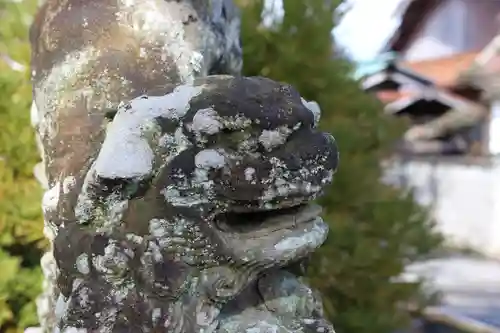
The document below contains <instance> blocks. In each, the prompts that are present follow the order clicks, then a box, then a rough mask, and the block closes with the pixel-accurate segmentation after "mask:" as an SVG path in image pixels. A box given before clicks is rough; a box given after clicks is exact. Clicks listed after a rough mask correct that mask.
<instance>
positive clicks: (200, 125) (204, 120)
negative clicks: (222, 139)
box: [189, 108, 224, 140]
mask: <svg viewBox="0 0 500 333" xmlns="http://www.w3.org/2000/svg"><path fill="white" fill-rule="evenodd" d="M223 126H224V125H223V124H222V123H221V122H220V120H219V116H218V114H217V112H216V111H215V110H214V109H212V108H207V109H201V110H198V111H197V112H196V114H195V115H194V117H193V122H192V123H191V125H190V126H189V128H190V130H191V131H193V132H194V133H195V135H196V137H197V139H198V140H201V138H202V136H203V135H214V134H216V133H218V132H219V131H220V130H221V129H222V128H223Z"/></svg>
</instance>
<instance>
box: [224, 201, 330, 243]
mask: <svg viewBox="0 0 500 333" xmlns="http://www.w3.org/2000/svg"><path fill="white" fill-rule="evenodd" d="M321 211H322V209H321V207H320V206H319V205H317V204H314V203H307V204H300V205H296V206H293V207H287V208H281V209H273V210H266V211H257V212H246V213H234V212H232V213H226V214H224V215H221V216H219V217H218V218H217V219H216V225H217V227H218V228H219V229H220V230H221V231H223V232H227V233H238V234H252V237H259V236H261V235H268V234H269V233H272V232H274V231H278V230H282V229H294V228H297V227H300V226H301V225H303V224H306V223H308V222H313V221H315V220H316V219H317V218H318V217H319V215H320V214H321Z"/></svg>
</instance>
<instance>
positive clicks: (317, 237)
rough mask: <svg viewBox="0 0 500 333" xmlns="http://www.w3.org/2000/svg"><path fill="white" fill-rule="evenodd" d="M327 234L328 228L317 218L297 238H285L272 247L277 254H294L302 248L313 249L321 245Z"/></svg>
mask: <svg viewBox="0 0 500 333" xmlns="http://www.w3.org/2000/svg"><path fill="white" fill-rule="evenodd" d="M327 233H328V228H327V227H326V225H325V224H324V222H323V220H322V219H321V218H320V217H318V218H317V219H316V221H315V222H314V224H313V226H312V227H311V228H310V229H304V232H303V233H302V234H301V235H300V236H298V237H287V238H285V239H283V240H281V241H280V242H278V243H277V244H276V245H275V246H274V249H275V250H276V251H279V252H296V251H298V250H303V249H304V248H310V249H315V248H317V247H318V246H320V245H321V244H323V242H324V240H325V239H326V235H327Z"/></svg>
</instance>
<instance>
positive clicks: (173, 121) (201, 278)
mask: <svg viewBox="0 0 500 333" xmlns="http://www.w3.org/2000/svg"><path fill="white" fill-rule="evenodd" d="M318 118H319V109H318V108H317V107H316V106H315V105H314V104H312V103H307V102H306V101H305V100H303V99H302V98H301V97H300V95H299V94H298V93H297V92H296V91H295V90H294V89H293V88H292V87H290V86H288V85H285V84H280V83H277V82H275V81H272V80H269V79H264V78H258V77H253V78H244V77H239V78H236V77H231V76H209V77H207V78H204V79H197V80H195V82H194V83H193V84H187V85H181V86H165V87H160V88H158V90H157V91H156V92H150V93H149V94H148V95H144V96H141V97H138V98H136V99H134V100H132V101H130V102H128V103H125V104H122V105H121V106H120V108H119V109H118V110H117V111H116V112H110V114H109V124H108V125H107V129H106V136H105V139H104V142H103V144H102V146H101V148H100V150H99V152H98V153H97V154H96V156H95V159H94V160H93V162H92V165H91V166H90V167H89V171H88V172H87V174H86V175H85V177H84V181H83V186H82V187H81V190H79V193H78V199H77V202H76V206H75V208H74V211H75V220H74V221H67V222H65V223H64V225H60V226H58V231H57V236H56V239H55V243H54V248H55V250H54V251H55V258H56V261H57V262H58V266H59V269H60V271H61V272H64V274H61V276H60V277H59V278H58V285H59V287H60V290H61V296H60V298H61V300H60V302H61V303H64V304H65V307H64V311H62V312H61V315H60V318H59V320H60V323H64V325H65V326H68V327H70V326H71V327H87V328H88V327H95V328H96V329H98V328H99V327H101V328H102V327H107V328H108V329H109V331H113V332H115V331H116V332H118V331H121V330H120V329H125V328H126V327H127V328H134V327H135V328H136V329H137V330H140V331H155V330H157V331H162V332H163V331H164V332H200V331H203V332H215V331H220V332H240V331H241V332H245V330H246V328H248V329H250V328H251V327H254V326H252V325H254V324H255V323H252V320H255V321H256V322H261V323H263V324H262V325H270V326H271V327H276V329H279V330H277V331H276V332H289V331H292V332H315V329H314V327H316V328H318V332H319V331H321V330H323V331H324V332H327V331H328V328H329V326H328V324H327V323H325V322H324V321H323V319H322V317H321V316H322V315H321V309H320V305H319V302H318V301H317V299H316V298H315V297H314V295H313V293H312V292H311V291H310V289H308V288H307V287H306V286H305V285H303V284H302V283H301V282H300V281H299V280H298V279H297V278H295V277H294V275H292V274H290V273H288V272H287V267H289V266H290V265H293V264H295V263H297V262H298V261H300V260H302V259H304V258H306V257H307V256H308V255H309V254H311V253H312V252H313V251H314V250H315V249H316V248H317V247H318V246H320V245H321V244H322V243H323V241H324V240H325V238H326V235H327V231H328V228H327V226H326V224H325V223H324V222H323V220H322V219H321V217H319V215H320V213H321V209H320V208H319V207H318V206H317V205H315V204H313V203H312V200H314V199H315V198H317V197H318V196H319V195H320V194H321V193H322V192H323V191H324V189H325V187H326V186H327V185H329V184H330V182H331V180H332V176H333V174H334V172H335V170H336V168H337V163H338V152H337V147H336V144H335V141H334V139H333V137H332V136H330V135H328V134H325V133H322V132H319V131H318V130H317V129H316V125H317V121H318ZM62 183H63V182H62ZM62 183H61V184H59V185H58V186H59V187H60V189H61V191H60V192H61V193H62V196H64V192H65V191H64V189H63V187H64V186H63V184H62ZM290 297H292V298H293V297H295V298H297V299H298V300H299V301H294V300H292V299H291V298H290ZM82 302H83V303H85V304H84V306H83V305H82V304H83V303H82ZM290 302H292V303H293V304H289V303H290ZM95 313H97V314H95ZM99 313H100V314H99ZM238 318H240V319H238ZM245 318H246V319H245ZM249 318H250V319H249ZM235 325H236V326H235ZM255 325H256V324H255ZM231 327H233V328H234V327H238V328H237V330H235V331H234V330H232V328H231ZM245 327H246V328H245ZM259 327H260V326H259ZM262 327H264V326H262ZM266 327H267V326H266ZM61 328H62V327H61ZM262 329H263V328H262Z"/></svg>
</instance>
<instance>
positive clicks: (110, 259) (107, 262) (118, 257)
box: [92, 240, 131, 276]
mask: <svg viewBox="0 0 500 333" xmlns="http://www.w3.org/2000/svg"><path fill="white" fill-rule="evenodd" d="M130 255H131V253H125V251H124V249H122V248H121V247H120V246H119V245H118V244H117V243H116V242H115V241H113V240H110V241H109V243H108V245H106V247H105V248H104V255H94V257H93V258H92V263H93V265H94V267H95V269H96V270H97V271H99V272H102V273H105V274H107V275H113V274H116V275H118V276H119V275H121V274H122V273H123V272H125V271H127V270H128V263H129V261H130V259H131V258H130Z"/></svg>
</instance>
